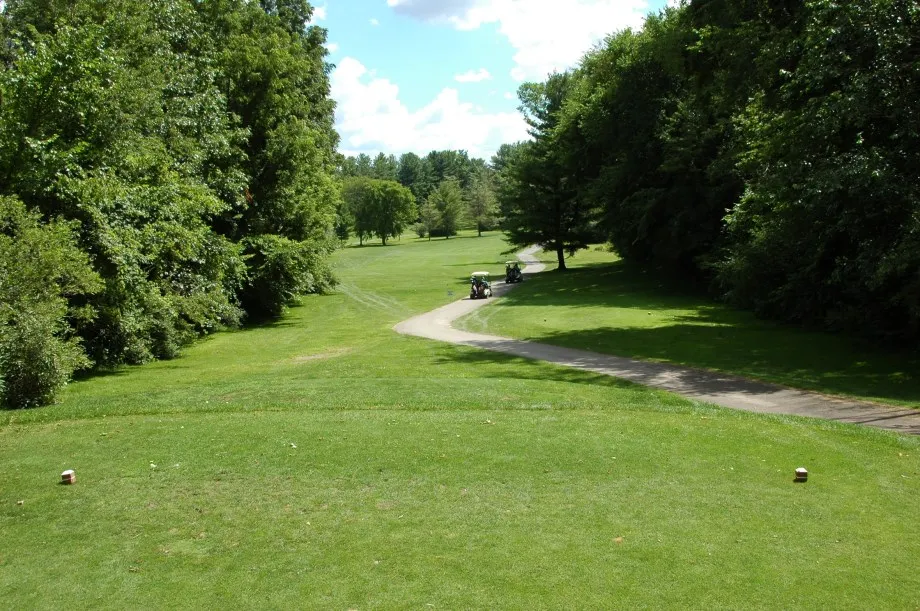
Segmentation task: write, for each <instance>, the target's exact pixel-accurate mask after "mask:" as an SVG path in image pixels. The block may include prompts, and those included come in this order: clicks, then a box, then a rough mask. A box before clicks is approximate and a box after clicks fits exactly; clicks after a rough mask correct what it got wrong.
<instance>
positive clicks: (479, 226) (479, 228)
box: [476, 223, 482, 238]
mask: <svg viewBox="0 0 920 611" xmlns="http://www.w3.org/2000/svg"><path fill="white" fill-rule="evenodd" d="M476 229H478V230H479V237H480V238H481V237H482V223H476Z"/></svg>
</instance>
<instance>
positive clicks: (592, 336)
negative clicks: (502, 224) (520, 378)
mask: <svg viewBox="0 0 920 611" xmlns="http://www.w3.org/2000/svg"><path fill="white" fill-rule="evenodd" d="M570 265H572V267H573V269H572V270H571V271H570V272H568V273H565V274H555V273H552V272H547V273H545V274H542V275H539V276H535V277H534V278H533V279H532V281H531V282H527V283H525V284H524V285H523V286H522V287H520V288H519V289H517V290H515V291H514V292H512V293H511V294H509V295H508V296H507V297H505V298H503V299H501V300H499V301H498V302H497V304H496V306H495V307H491V308H487V309H484V310H477V311H476V312H475V313H473V314H472V315H470V316H468V317H467V318H466V319H464V320H462V321H459V323H458V324H457V326H458V327H462V328H466V329H468V330H471V331H477V332H484V333H495V334H498V335H504V336H507V337H515V338H520V339H529V340H534V341H539V342H545V343H549V344H556V345H560V346H569V347H576V348H584V349H588V350H594V351H597V352H602V353H606V354H614V355H617V356H626V357H631V358H637V359H644V360H652V361H661V362H669V363H677V364H681V365H689V366H692V367H702V368H707V369H715V370H719V371H726V372H731V373H735V374H739V375H742V376H746V377H750V378H759V379H762V380H768V381H771V382H776V383H779V384H784V385H787V386H794V387H798V388H806V389H811V390H816V391H819V392H823V393H828V394H837V395H847V396H853V397H858V398H862V399H869V400H874V401H879V402H884V403H891V404H895V405H907V406H912V407H917V406H920V354H918V353H916V352H915V353H903V354H896V353H885V352H881V351H879V350H875V349H872V348H871V347H868V346H865V345H862V344H861V343H859V342H858V341H857V340H855V339H852V338H847V337H845V336H840V335H831V334H828V333H820V332H809V331H803V330H801V329H796V328H793V327H789V326H785V325H780V324H776V323H771V322H769V321H763V320H758V319H756V318H755V317H754V316H753V315H752V314H751V313H749V312H743V311H739V310H735V309H733V308H730V307H728V306H725V305H722V304H719V303H714V302H712V301H711V300H709V299H707V298H706V297H705V296H702V295H699V294H695V293H692V292H688V291H681V290H674V289H670V288H668V287H666V286H664V285H663V284H662V283H661V281H660V279H658V278H655V277H653V276H651V275H649V274H647V273H644V272H643V271H642V270H641V269H637V268H635V267H633V266H630V265H627V264H626V263H624V262H622V261H618V260H617V259H616V256H615V255H613V254H611V253H607V252H602V251H598V250H592V251H588V252H582V253H578V254H577V255H576V256H575V257H574V258H573V259H572V260H571V262H570Z"/></svg>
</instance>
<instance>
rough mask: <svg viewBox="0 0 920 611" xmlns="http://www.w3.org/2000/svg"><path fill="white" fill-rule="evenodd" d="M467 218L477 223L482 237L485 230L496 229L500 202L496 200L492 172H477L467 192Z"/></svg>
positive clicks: (487, 170) (486, 170)
mask: <svg viewBox="0 0 920 611" xmlns="http://www.w3.org/2000/svg"><path fill="white" fill-rule="evenodd" d="M466 201H467V206H468V210H467V216H468V218H469V219H470V220H472V221H473V222H474V223H476V231H477V232H478V234H479V235H482V232H483V230H489V229H494V228H495V225H496V224H497V222H496V217H497V215H498V202H497V201H496V199H495V187H494V185H493V179H492V171H491V170H489V169H486V168H482V169H480V170H478V171H477V172H476V174H475V175H474V176H473V179H472V181H471V183H470V188H469V190H468V191H467V197H466Z"/></svg>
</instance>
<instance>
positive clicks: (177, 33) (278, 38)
mask: <svg viewBox="0 0 920 611" xmlns="http://www.w3.org/2000/svg"><path fill="white" fill-rule="evenodd" d="M311 12H312V8H311V7H310V5H309V4H308V3H306V2H304V1H303V0H273V1H271V2H268V1H263V2H261V3H253V2H246V1H244V0H217V1H215V2H200V3H191V2H186V1H184V0H163V1H162V2H155V3H151V2H141V1H140V0H115V1H108V0H8V1H7V2H6V4H5V7H4V10H3V11H2V13H0V36H2V37H3V39H2V41H0V48H2V49H3V51H2V63H0V196H6V197H9V198H13V199H14V200H16V201H19V202H21V204H22V205H23V206H24V207H25V210H26V211H27V212H26V214H27V215H35V214H37V215H38V217H35V218H37V219H38V220H37V221H36V222H38V223H39V226H44V227H47V228H49V229H48V230H49V231H57V230H55V229H53V228H56V227H65V226H66V227H69V228H71V229H70V231H71V233H72V236H73V244H74V247H75V248H77V249H78V250H79V252H80V253H82V255H81V257H82V258H76V259H75V260H82V261H86V262H88V264H89V265H90V266H91V269H92V271H93V273H94V274H95V275H96V276H98V278H99V279H100V280H99V285H98V287H96V288H95V289H94V290H93V291H85V292H83V293H80V294H79V295H76V294H73V295H64V296H62V298H63V299H65V300H66V301H67V302H68V304H69V307H71V308H79V310H80V312H82V313H83V315H81V316H79V317H71V316H67V317H63V316H62V317H61V318H59V319H58V320H57V322H56V323H55V324H54V325H52V326H51V327H49V328H54V329H55V331H54V333H55V337H56V338H58V339H59V340H60V341H63V342H70V343H69V344H68V345H70V346H71V347H75V346H77V345H81V346H82V347H83V350H85V358H86V360H81V359H71V364H72V365H73V366H74V367H76V366H79V367H83V366H85V365H87V364H88V363H90V362H92V363H94V364H96V365H100V366H111V365H118V364H120V363H140V362H144V361H147V360H150V359H153V358H170V357H172V356H175V355H176V354H177V352H178V350H179V349H180V348H181V347H182V346H183V345H185V344H186V343H188V342H189V341H191V340H192V339H194V338H195V337H197V336H199V335H201V334H203V333H208V332H211V331H213V330H215V329H217V328H220V327H222V326H227V325H235V324H238V323H239V321H240V320H242V319H243V318H244V317H249V318H258V317H262V316H273V315H277V314H279V313H280V312H281V311H282V309H283V307H284V305H285V304H286V303H287V302H288V301H289V300H290V299H292V298H293V297H294V296H295V295H296V294H298V293H302V292H312V291H317V292H318V291H323V290H325V289H327V288H329V287H330V286H331V285H332V284H333V282H334V280H333V277H332V275H331V272H330V269H329V267H328V265H327V263H326V259H327V257H328V255H329V254H330V253H331V252H332V250H333V249H334V248H335V246H336V244H337V240H336V238H335V235H334V233H333V224H334V223H335V221H336V212H337V204H338V200H339V190H338V187H337V184H336V181H335V177H334V170H335V162H336V158H335V148H336V146H337V138H338V137H337V135H336V133H335V130H334V129H333V108H334V103H333V102H332V100H331V99H330V97H329V80H328V76H327V74H328V65H327V64H326V63H325V59H324V58H325V53H326V51H325V49H324V47H323V43H324V42H325V32H324V30H322V29H320V28H316V27H312V26H307V22H308V19H309V18H310V15H311ZM13 199H10V200H7V201H13ZM28 218H33V217H32V216H29V217H28ZM17 239H21V238H17ZM62 239H63V238H62ZM39 244H40V245H42V244H44V245H47V248H48V249H52V250H53V249H55V248H58V247H56V246H55V247H52V246H51V243H50V242H40V243H39ZM40 248H45V246H40ZM45 255H47V256H51V254H49V253H44V254H43V255H42V256H45ZM4 256H9V255H4ZM36 256H38V255H36ZM269 262H270V263H269ZM256 296H257V298H256ZM55 311H61V310H60V309H59V308H58V309H57V310H55ZM29 315H30V314H29V313H28V311H27V310H22V311H20V312H18V313H17V319H16V320H8V321H6V323H4V324H7V325H12V326H16V325H18V324H19V323H20V322H21V321H23V320H26V318H27V317H28V316H29ZM71 340H73V341H72V342H71ZM48 345H49V346H50V344H48ZM49 350H53V348H49ZM36 358H38V357H36ZM4 359H5V357H4V355H2V354H0V362H10V361H9V359H8V358H6V359H5V360H4ZM65 369H66V367H65ZM71 369H72V367H71ZM69 373H70V372H69V371H68V372H67V375H69ZM66 377H67V376H66V375H65V376H63V378H66ZM63 378H62V379H63ZM52 394H53V393H52ZM50 397H51V394H45V395H42V396H41V398H40V400H41V401H45V400H49V399H50ZM14 403H15V404H16V405H25V404H27V403H28V401H27V400H17V401H14Z"/></svg>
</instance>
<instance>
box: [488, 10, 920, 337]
mask: <svg viewBox="0 0 920 611" xmlns="http://www.w3.org/2000/svg"><path fill="white" fill-rule="evenodd" d="M519 97H520V99H521V104H522V109H523V111H524V112H525V114H526V116H527V118H528V121H529V123H530V126H531V130H532V131H531V133H532V135H533V141H528V142H526V143H517V144H513V145H507V146H505V147H503V148H502V150H500V151H499V155H497V156H496V158H495V159H493V163H492V165H493V166H494V167H495V169H496V170H497V171H498V176H497V178H496V182H497V185H498V196H499V201H500V204H501V208H502V215H503V216H504V217H505V219H506V220H505V223H506V226H507V229H508V230H509V232H510V235H511V238H512V241H513V242H514V243H516V244H519V245H527V244H531V243H533V242H539V243H540V244H542V245H544V246H545V247H547V248H548V249H551V250H553V251H556V252H557V253H558V255H559V259H560V264H561V266H562V267H564V255H565V254H566V253H572V252H574V251H576V250H578V249H580V248H583V247H585V246H586V245H587V244H588V243H591V242H594V241H609V242H610V243H611V244H612V245H613V247H614V248H615V249H616V250H617V251H618V252H619V254H620V255H621V256H623V257H624V258H626V259H627V260H630V261H635V262H638V263H641V264H643V265H648V266H654V267H657V268H659V269H660V270H663V271H666V272H670V273H674V274H678V275H680V276H682V277H684V278H686V277H691V278H696V279H697V281H698V282H700V283H701V284H703V285H705V286H708V287H709V288H710V289H711V291H712V292H713V293H714V294H715V295H716V296H718V297H719V298H722V299H725V300H727V301H730V302H732V303H734V304H737V305H738V306H741V307H744V308H749V309H752V310H754V311H755V312H756V313H758V314H759V315H761V316H763V317H768V318H772V319H777V320H782V321H787V322H791V323H795V324H800V325H805V326H810V327H822V328H827V329H832V330H842V331H847V332H852V333H858V334H861V335H864V336H868V337H871V338H874V339H876V340H879V341H882V342H886V343H897V344H907V345H913V346H916V345H917V340H920V146H918V142H920V107H918V104H917V101H918V100H920V5H918V3H916V2H914V1H910V0H850V1H848V2H837V1H834V0H807V1H804V2H798V1H796V2H767V1H766V0H744V1H742V0H692V1H690V2H685V3H684V4H683V6H682V7H680V8H676V9H667V10H665V11H663V12H662V13H661V14H660V15H657V16H652V17H650V18H649V19H648V21H647V22H646V25H645V27H644V28H643V29H642V30H641V31H624V32H621V33H618V34H615V35H612V36H610V37H608V38H607V40H606V41H605V42H604V44H602V45H600V46H598V47H597V48H596V49H595V50H593V51H592V52H590V53H588V54H587V55H586V56H585V58H584V59H583V61H582V62H581V64H580V65H579V66H578V68H577V69H574V70H572V71H570V72H567V73H563V74H553V75H550V76H549V78H548V79H547V80H546V81H545V82H543V83H529V84H526V85H524V86H523V87H522V88H521V89H520V91H519Z"/></svg>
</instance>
